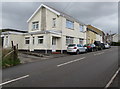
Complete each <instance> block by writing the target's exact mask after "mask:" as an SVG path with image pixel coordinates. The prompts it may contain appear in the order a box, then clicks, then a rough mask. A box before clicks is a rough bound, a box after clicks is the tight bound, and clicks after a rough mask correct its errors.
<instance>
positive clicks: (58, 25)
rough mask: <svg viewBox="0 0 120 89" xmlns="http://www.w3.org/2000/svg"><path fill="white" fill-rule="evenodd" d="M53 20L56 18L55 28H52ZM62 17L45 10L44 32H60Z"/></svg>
mask: <svg viewBox="0 0 120 89" xmlns="http://www.w3.org/2000/svg"><path fill="white" fill-rule="evenodd" d="M53 18H56V27H53ZM61 20H62V17H61V16H58V15H56V14H55V13H53V12H51V11H49V10H48V9H46V30H62V29H61V27H62V21H61Z"/></svg>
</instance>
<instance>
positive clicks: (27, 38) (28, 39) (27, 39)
mask: <svg viewBox="0 0 120 89" xmlns="http://www.w3.org/2000/svg"><path fill="white" fill-rule="evenodd" d="M27 41H28V43H27ZM25 44H26V45H28V44H30V37H25Z"/></svg>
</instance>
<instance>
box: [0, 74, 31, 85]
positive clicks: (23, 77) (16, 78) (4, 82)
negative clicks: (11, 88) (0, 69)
mask: <svg viewBox="0 0 120 89" xmlns="http://www.w3.org/2000/svg"><path fill="white" fill-rule="evenodd" d="M27 77H29V75H25V76H22V77H19V78H16V79H12V80H9V81H7V82H4V83H1V84H0V86H2V85H5V84H8V83H11V82H14V81H17V80H20V79H23V78H27Z"/></svg>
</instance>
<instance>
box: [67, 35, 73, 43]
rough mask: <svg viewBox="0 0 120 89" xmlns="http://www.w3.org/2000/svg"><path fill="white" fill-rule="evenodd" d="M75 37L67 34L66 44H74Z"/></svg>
mask: <svg viewBox="0 0 120 89" xmlns="http://www.w3.org/2000/svg"><path fill="white" fill-rule="evenodd" d="M73 39H74V38H73V37H68V36H66V45H69V44H73Z"/></svg>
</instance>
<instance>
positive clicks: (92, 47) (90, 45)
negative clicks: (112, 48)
mask: <svg viewBox="0 0 120 89" xmlns="http://www.w3.org/2000/svg"><path fill="white" fill-rule="evenodd" d="M84 47H87V51H88V52H93V51H97V47H96V45H95V44H86V45H84Z"/></svg>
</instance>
